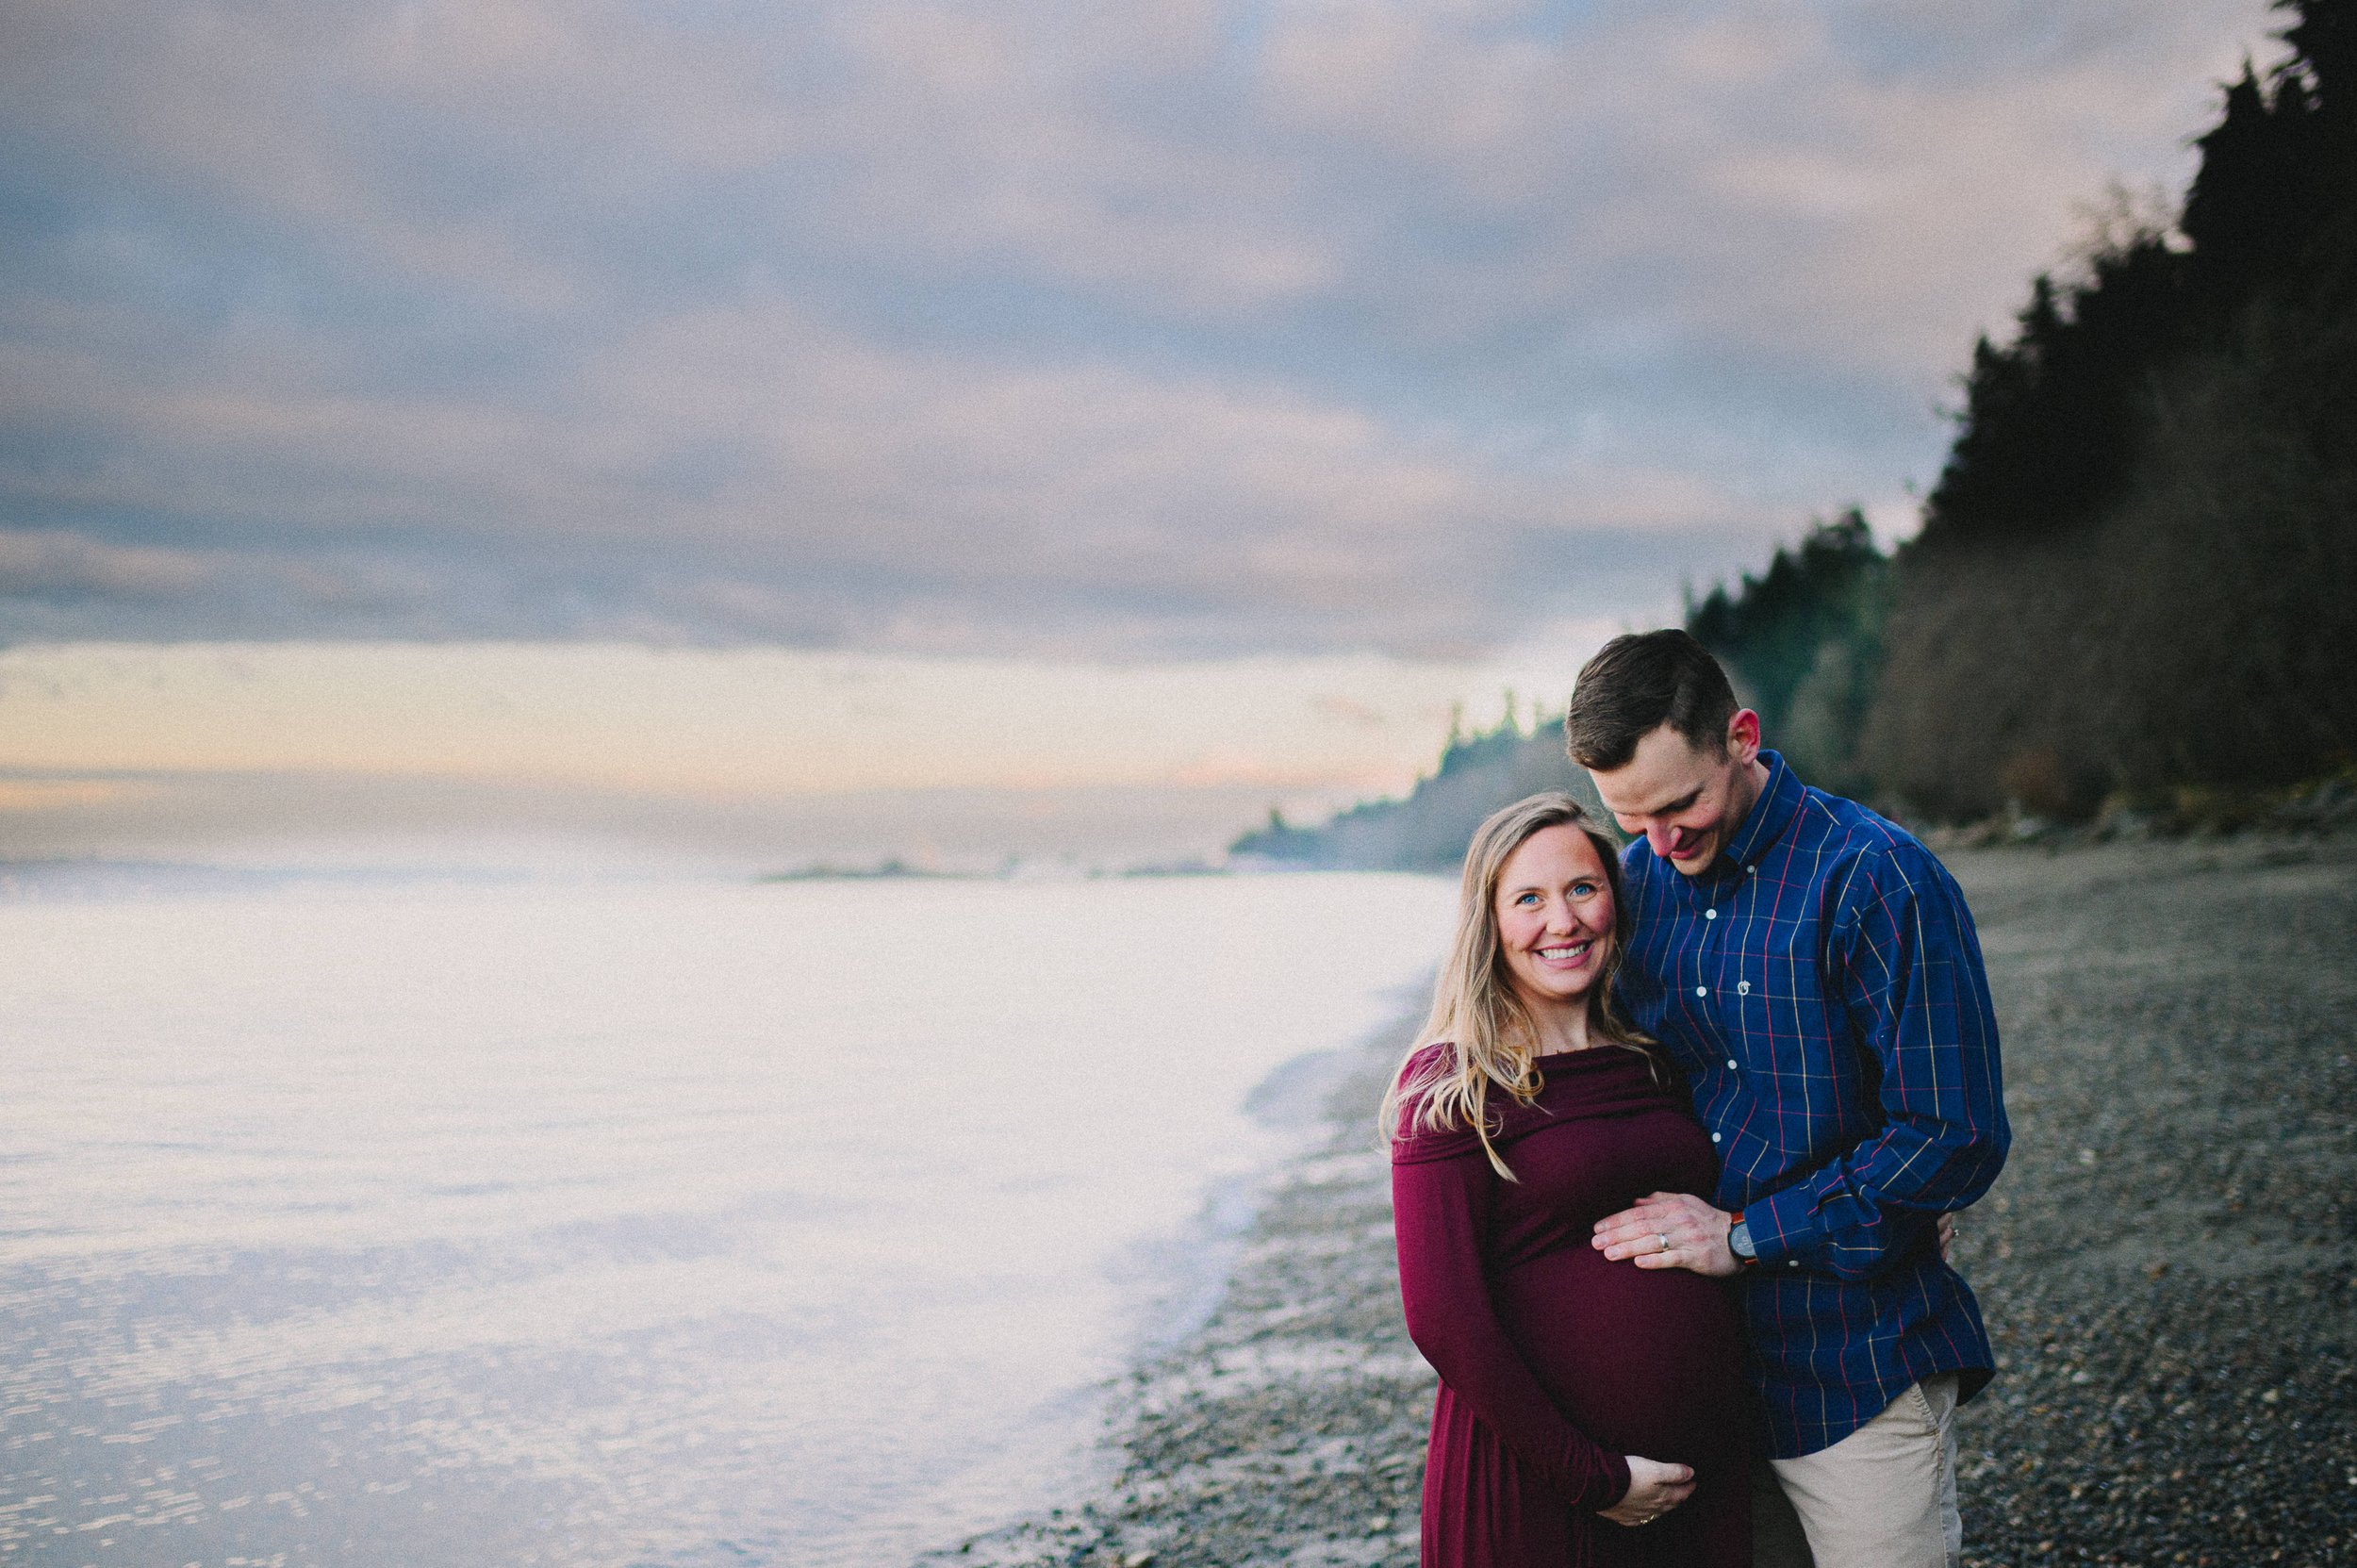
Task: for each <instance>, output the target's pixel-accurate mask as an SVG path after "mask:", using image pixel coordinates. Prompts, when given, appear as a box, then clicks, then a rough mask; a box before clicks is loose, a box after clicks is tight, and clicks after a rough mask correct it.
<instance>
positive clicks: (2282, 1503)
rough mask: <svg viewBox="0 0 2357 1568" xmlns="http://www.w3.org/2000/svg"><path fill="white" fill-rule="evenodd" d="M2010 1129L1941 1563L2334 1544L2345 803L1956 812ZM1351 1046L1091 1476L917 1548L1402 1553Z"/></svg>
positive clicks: (1366, 1149)
mask: <svg viewBox="0 0 2357 1568" xmlns="http://www.w3.org/2000/svg"><path fill="white" fill-rule="evenodd" d="M1943 858H1944V859H1945V860H1946V861H1947V863H1948V865H1949V866H1950V867H1951V869H1952V870H1953V871H1954V873H1955V874H1956V877H1957V880H1958V881H1959V882H1960V883H1963V885H1964V887H1965V891H1966V895H1967V897H1968V899H1969V900H1970V903H1971V906H1972V910H1973V914H1974V917H1975V921H1976V923H1977V925H1978V927H1979V929H1980V934H1981V939H1982V945H1983V949H1984V952H1985V955H1986V960H1987V964H1988V969H1989V979H1990V987H1991V990H1992V992H1993V993H1994V995H1995V997H1996V1000H1997V1006H1998V1013H1999V1019H2000V1027H2001V1030H2002V1032H2003V1041H2004V1050H2005V1069H2006V1103H2007V1108H2008V1112H2009V1114H2010V1115H2011V1118H2012V1121H2013V1126H2014V1134H2015V1143H2014V1149H2013V1153H2012V1156H2011V1158H2010V1160H2009V1162H2008V1164H2007V1166H2006V1170H2005V1173H2004V1175H2003V1177H2002V1178H2001V1179H2000V1180H1999V1182H1998V1184H1997V1187H1996V1188H1995V1190H1994V1191H1993V1192H1992V1193H1991V1195H1990V1196H1989V1197H1987V1198H1986V1199H1985V1200H1984V1201H1983V1202H1982V1203H1981V1204H1980V1205H1978V1206H1976V1207H1975V1208H1974V1209H1973V1210H1971V1211H1969V1212H1968V1213H1966V1214H1965V1215H1963V1216H1962V1220H1961V1227H1960V1234H1959V1237H1958V1240H1957V1244H1956V1250H1955V1259H1954V1261H1955V1263H1956V1266H1957V1267H1958V1268H1959V1269H1960V1270H1961V1271H1962V1272H1963V1273H1964V1275H1965V1277H1966V1278H1967V1279H1970V1281H1971V1283H1972V1285H1973V1288H1974V1291H1975V1293H1976V1294H1977V1295H1978V1296H1979V1297H1980V1301H1981V1305H1982V1309H1983V1312H1984V1315H1985V1316H1986V1319H1987V1321H1988V1326H1989V1331H1990V1338H1991V1342H1992V1344H1993V1345H1994V1346H1995V1349H1996V1352H1997V1357H1998V1362H1999V1372H1998V1377H1997V1380H1996V1381H1995V1382H1994V1383H1993V1384H1992V1385H1991V1386H1990V1388H1989V1389H1988V1391H1987V1392H1986V1394H1984V1395H1982V1396H1981V1397H1980V1398H1978V1399H1976V1400H1974V1401H1973V1402H1972V1403H1971V1404H1970V1405H1969V1406H1967V1407H1966V1408H1965V1410H1964V1411H1963V1412H1962V1414H1961V1417H1960V1427H1959V1453H1960V1458H1959V1474H1960V1477H1961V1480H1962V1489H1961V1490H1962V1502H1963V1510H1964V1515H1965V1562H1966V1564H1967V1565H1968V1568H1996V1565H1998V1564H2020V1563H2052V1562H2095V1563H2110V1564H2120V1565H2126V1564H2139V1565H2143V1564H2162V1563H2167V1564H2175V1563H2184V1564H2189V1565H2192V1568H2205V1565H2206V1568H2226V1565H2228V1564H2237V1565H2239V1564H2243V1563H2266V1562H2275V1561H2283V1562H2295V1563H2303V1564H2342V1563H2347V1564H2357V1119H2352V1117H2351V1115H2350V1114H2349V1107H2350V1106H2352V1105H2357V834H2350V833H2348V832H2340V833H2335V834H2328V835H2323V836H2317V837H2309V838H2300V839H2288V840H2287V839H2283V838H2279V837H2274V836H2265V837H2260V836H2243V837H2236V838H2229V839H2218V840H2199V839H2196V840H2144V841H2129V842H2118V843H2112V844H2102V845H2086V846H2077V847H2071V848H2068V849H2060V850H2057V849H2053V848H2048V847H2039V848H2031V847H2026V846H2025V847H2021V848H1990V849H1974V850H1950V851H1947V852H1946V853H1945V854H1944V855H1943ZM1412 1029H1413V1023H1412V1021H1409V1020H1402V1021H1401V1022H1400V1024H1398V1025H1397V1026H1395V1027H1394V1028H1393V1029H1392V1030H1389V1031H1387V1032H1384V1033H1383V1034H1381V1035H1379V1036H1377V1037H1376V1039H1374V1040H1371V1041H1370V1042H1368V1043H1367V1044H1365V1045H1363V1046H1360V1047H1359V1048H1357V1049H1356V1050H1355V1051H1354V1052H1353V1053H1352V1054H1351V1057H1350V1060H1349V1062H1348V1063H1347V1065H1346V1066H1345V1068H1344V1069H1343V1072H1342V1073H1341V1075H1340V1077H1339V1081H1337V1082H1335V1083H1334V1084H1333V1085H1332V1086H1331V1088H1330V1089H1329V1091H1328V1093H1327V1099H1326V1115H1327V1131H1326V1133H1325V1135H1324V1136H1323V1137H1321V1138H1317V1139H1314V1140H1312V1142H1311V1145H1310V1148H1309V1149H1308V1150H1307V1151H1306V1152H1304V1153H1302V1154H1301V1155H1299V1156H1297V1157H1296V1158H1294V1160H1293V1161H1292V1162H1291V1163H1290V1164H1288V1165H1287V1166H1285V1167H1284V1168H1283V1169H1281V1170H1280V1171H1279V1172H1278V1173H1277V1174H1276V1175H1275V1176H1274V1177H1273V1178H1272V1179H1271V1182H1270V1185H1269V1186H1268V1187H1267V1189H1266V1190H1265V1192H1264V1195H1263V1197H1262V1200H1261V1207H1260V1210H1259V1213H1258V1214H1257V1216H1256V1218H1255V1219H1254V1220H1253V1221H1252V1223H1251V1225H1250V1226H1249V1227H1248V1229H1247V1230H1246V1232H1245V1234H1244V1238H1243V1242H1242V1245H1241V1247H1240V1250H1239V1251H1238V1253H1237V1255H1236V1258H1235V1263H1234V1266H1233V1269H1232V1271H1231V1273H1230V1274H1229V1277H1228V1284H1227V1288H1226V1290H1225V1291H1224V1292H1223V1293H1222V1295H1221V1297H1220V1299H1219V1303H1218V1305H1217V1306H1216V1307H1215V1308H1214V1310H1213V1311H1212V1312H1211V1316H1210V1317H1209V1319H1208V1320H1207V1321H1205V1322H1204V1323H1203V1324H1202V1325H1201V1326H1200V1327H1199V1328H1197V1329H1195V1331H1194V1332H1192V1333H1190V1334H1187V1335H1185V1336H1184V1337H1182V1338H1181V1339H1179V1340H1178V1342H1176V1343H1175V1344H1172V1345H1168V1346H1166V1347H1164V1348H1162V1349H1161V1350H1160V1351H1158V1352H1155V1353H1153V1354H1151V1355H1149V1356H1148V1357H1147V1358H1146V1360H1145V1361H1143V1362H1141V1363H1140V1364H1139V1365H1138V1366H1137V1367H1136V1368H1135V1369H1134V1370H1133V1371H1132V1372H1131V1373H1130V1374H1129V1376H1128V1377H1127V1378H1124V1379H1122V1380H1121V1381H1120V1382H1119V1383H1118V1384H1117V1386H1116V1387H1115V1388H1114V1390H1113V1399H1112V1403H1113V1407H1114V1412H1115V1413H1114V1414H1113V1417H1112V1418H1111V1419H1112V1426H1111V1428H1110V1430H1109V1432H1108V1434H1107V1439H1106V1442H1107V1444H1108V1451H1109V1453H1110V1455H1111V1460H1110V1463H1109V1465H1108V1472H1109V1474H1110V1475H1111V1477H1112V1478H1111V1480H1110V1481H1109V1483H1108V1484H1107V1485H1106V1486H1105V1487H1103V1488H1102V1489H1101V1490H1100V1491H1099V1492H1098V1493H1097V1494H1096V1495H1094V1496H1092V1497H1089V1498H1087V1499H1085V1500H1083V1501H1080V1502H1077V1503H1075V1504H1074V1505H1072V1506H1070V1507H1067V1508H1064V1509H1062V1510H1050V1511H1049V1512H1048V1513H1047V1514H1045V1515H1043V1516H1038V1517H1034V1518H1031V1519H1028V1520H1025V1521H1022V1522H1020V1523H1018V1524H1015V1525H1014V1526H1011V1527H1007V1528H1004V1529H1001V1530H997V1531H994V1532H992V1533H990V1534H987V1535H983V1536H980V1537H977V1538H975V1539H973V1540H970V1541H967V1542H964V1543H961V1544H958V1545H954V1546H951V1547H948V1548H946V1549H943V1550H939V1551H935V1552H931V1553H929V1554H927V1555H925V1556H924V1557H922V1558H920V1559H918V1562H919V1563H920V1564H921V1565H922V1568H945V1565H948V1564H960V1563H965V1564H987V1565H990V1568H1050V1565H1063V1568H1077V1565H1081V1564H1115V1563H1118V1564H1126V1565H1128V1568H1146V1564H1149V1563H1150V1564H1151V1565H1152V1568H1195V1565H1204V1568H1245V1565H1248V1564H1255V1565H1257V1564H1268V1565H1276V1564H1286V1565H1289V1568H1342V1565H1354V1568H1370V1565H1376V1564H1381V1565H1386V1568H1388V1565H1392V1564H1401V1565H1407V1564H1412V1563H1413V1562H1414V1561H1415V1559H1416V1527H1417V1514H1416V1503H1417V1490H1418V1487H1419V1486H1420V1484H1421V1477H1422V1470H1423V1459H1424V1445H1425V1432H1426V1422H1427V1420H1428V1418H1429V1415H1430V1409H1431V1397H1432V1390H1433V1387H1434V1378H1433V1375H1432V1373H1431V1371H1430V1369H1429V1368H1428V1367H1426V1365H1425V1363H1424V1362H1423V1360H1422V1359H1421V1358H1420V1357H1418V1356H1417V1354H1416V1352H1415V1350H1414V1347H1413V1346H1412V1345H1409V1342H1408V1338H1407V1333H1406V1329H1405V1328H1404V1326H1403V1325H1402V1324H1401V1322H1400V1316H1399V1307H1398V1296H1397V1288H1396V1284H1395V1280H1394V1276H1393V1258H1392V1249H1391V1215H1390V1203H1389V1181H1388V1168H1387V1166H1386V1164H1385V1163H1384V1160H1383V1156H1382V1154H1381V1152H1380V1151H1379V1149H1377V1147H1376V1142H1375V1133H1374V1128H1373V1114H1374V1108H1375V1103H1376V1098H1378V1097H1379V1096H1380V1094H1381V1091H1382V1087H1383V1084H1384V1081H1386V1078H1387V1076H1388V1074H1389V1072H1390V1070H1391V1068H1392V1066H1393V1065H1394V1064H1395V1063H1396V1062H1397V1061H1398V1058H1399V1055H1400V1053H1401V1051H1403V1050H1404V1049H1405V1048H1406V1045H1407V1040H1408V1036H1409V1033H1410V1032H1412Z"/></svg>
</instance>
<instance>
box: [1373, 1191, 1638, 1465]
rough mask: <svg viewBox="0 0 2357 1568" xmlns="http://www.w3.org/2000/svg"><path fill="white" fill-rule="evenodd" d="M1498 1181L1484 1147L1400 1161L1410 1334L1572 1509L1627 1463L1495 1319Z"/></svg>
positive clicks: (1399, 1207) (1402, 1281)
mask: <svg viewBox="0 0 2357 1568" xmlns="http://www.w3.org/2000/svg"><path fill="white" fill-rule="evenodd" d="M1496 1180H1497V1178H1496V1177H1495V1175H1494V1174H1493V1173H1492V1171H1491V1170H1490V1168H1489V1166H1488V1164H1486V1163H1485V1162H1484V1161H1483V1159H1482V1157H1481V1155H1480V1154H1479V1153H1477V1152H1469V1153H1465V1154H1459V1155H1457V1156H1455V1157H1453V1158H1448V1159H1440V1160H1427V1161H1419V1162H1414V1163H1407V1164H1394V1165H1393V1167H1392V1205H1393V1224H1394V1226H1395V1227H1396V1231H1397V1237H1398V1246H1399V1294H1400V1300H1401V1302H1402V1304H1403V1305H1404V1306H1405V1307H1406V1309H1407V1314H1408V1333H1409V1338H1411V1339H1413V1340H1414V1341H1415V1343H1416V1348H1417V1349H1418V1350H1420V1351H1422V1352H1423V1353H1424V1359H1425V1360H1426V1361H1427V1362H1431V1363H1432V1367H1433V1370H1435V1371H1437V1372H1438V1373H1440V1375H1441V1378H1442V1381H1443V1382H1445V1383H1447V1384H1448V1386H1449V1387H1450V1388H1452V1389H1454V1390H1455V1391H1456V1392H1457V1394H1458V1395H1459V1397H1460V1398H1462V1399H1464V1400H1465V1401H1466V1402H1467V1403H1468V1404H1469V1405H1471V1406H1472V1408H1473V1410H1474V1411H1475V1414H1477V1415H1479V1416H1480V1417H1481V1419H1482V1421H1483V1422H1484V1423H1485V1424H1487V1425H1488V1426H1489V1428H1491V1429H1492V1431H1494V1432H1496V1433H1497V1434H1498V1436H1499V1437H1500V1438H1502V1439H1503V1440H1504V1441H1505V1443H1506V1444H1507V1446H1508V1448H1510V1449H1512V1450H1513V1451H1514V1453H1515V1455H1516V1456H1517V1457H1518V1458H1520V1459H1521V1460H1522V1461H1524V1462H1525V1463H1526V1464H1528V1465H1529V1466H1530V1467H1531V1469H1532V1470H1533V1471H1534V1472H1536V1473H1537V1474H1538V1475H1539V1476H1540V1477H1542V1478H1543V1479H1544V1480H1545V1481H1546V1483H1547V1484H1548V1485H1550V1486H1551V1487H1553V1488H1554V1489H1555V1490H1556V1491H1557V1492H1558V1493H1559V1494H1561V1495H1562V1496H1563V1497H1564V1498H1565V1499H1567V1500H1568V1501H1569V1502H1570V1503H1571V1505H1572V1506H1573V1507H1574V1508H1580V1509H1607V1508H1610V1507H1611V1506H1612V1505H1613V1504H1614V1503H1616V1502H1618V1501H1620V1499H1621V1498H1622V1497H1623V1496H1624V1495H1625V1494H1627V1492H1628V1487H1629V1471H1628V1461H1627V1459H1626V1458H1624V1456H1622V1455H1620V1454H1612V1453H1607V1452H1606V1451H1605V1450H1604V1449H1602V1448H1600V1447H1598V1446H1597V1445H1596V1444H1595V1443H1594V1442H1592V1441H1591V1439H1590V1438H1589V1436H1588V1434H1587V1433H1585V1432H1583V1431H1581V1430H1580V1429H1579V1428H1577V1427H1574V1425H1572V1423H1571V1422H1570V1421H1568V1420H1566V1419H1565V1418H1564V1416H1563V1413H1562V1411H1558V1409H1556V1407H1555V1403H1554V1401H1553V1400H1552V1399H1550V1398H1548V1396H1547V1393H1546V1391H1545V1390H1544V1389H1542V1388H1541V1387H1540V1385H1539V1379H1538V1378H1536V1377H1535V1376H1533V1375H1532V1373H1531V1370H1530V1366H1529V1363H1527V1362H1525V1361H1524V1360H1523V1358H1522V1355H1521V1353H1520V1352H1519V1351H1517V1350H1516V1349H1515V1348H1514V1345H1513V1342H1512V1341H1511V1340H1510V1339H1508V1337H1507V1333H1506V1329H1505V1326H1504V1325H1503V1324H1501V1323H1500V1322H1499V1321H1498V1315H1497V1309H1496V1307H1495V1305H1494V1303H1493V1302H1492V1299H1491V1296H1490V1286H1489V1280H1488V1279H1487V1278H1486V1276H1485V1274H1484V1272H1483V1268H1482V1259H1481V1238H1482V1234H1483V1231H1484V1229H1485V1222H1486V1220H1487V1217H1488V1213H1489V1208H1490V1202H1491V1198H1492V1193H1493V1191H1494V1186H1495V1182H1496Z"/></svg>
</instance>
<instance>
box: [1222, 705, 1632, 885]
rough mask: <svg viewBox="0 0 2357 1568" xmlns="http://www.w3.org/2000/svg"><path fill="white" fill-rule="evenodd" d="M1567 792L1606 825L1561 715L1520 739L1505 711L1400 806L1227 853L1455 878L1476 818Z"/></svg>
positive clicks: (1374, 808) (1276, 833)
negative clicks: (1566, 746) (1547, 792)
mask: <svg viewBox="0 0 2357 1568" xmlns="http://www.w3.org/2000/svg"><path fill="white" fill-rule="evenodd" d="M1542 789H1567V790H1570V791H1571V792H1572V793H1573V794H1574V795H1575V796H1576V797H1578V798H1579V799H1580V800H1581V801H1583V802H1585V803H1586V804H1587V805H1588V807H1589V809H1590V810H1591V811H1593V812H1594V813H1595V814H1596V817H1597V820H1598V821H1600V822H1604V823H1606V824H1607V831H1609V828H1608V824H1609V823H1610V821H1611V818H1610V817H1607V816H1606V815H1605V812H1604V807H1603V804H1602V803H1601V802H1600V801H1597V800H1596V795H1595V788H1594V786H1593V785H1591V784H1590V783H1589V782H1588V775H1587V773H1586V771H1585V770H1584V769H1581V768H1579V767H1574V766H1573V764H1572V759H1571V758H1570V756H1568V755H1567V754H1566V753H1565V751H1564V750H1563V729H1562V719H1561V717H1560V716H1559V715H1558V716H1556V717H1555V718H1548V717H1547V716H1546V715H1544V714H1541V715H1539V716H1537V718H1536V720H1535V724H1534V728H1533V729H1532V730H1531V731H1529V732H1528V733H1525V731H1524V730H1523V728H1522V727H1521V725H1520V724H1519V723H1518V722H1517V721H1516V720H1515V719H1514V718H1513V717H1512V716H1511V715H1510V714H1509V715H1508V718H1505V719H1504V720H1502V721H1501V722H1500V723H1499V724H1498V726H1497V727H1496V728H1495V729H1493V730H1489V731H1486V732H1482V733H1478V734H1451V735H1450V736H1449V740H1448V744H1447V745H1446V746H1445V747H1444V748H1443V749H1442V752H1441V761H1440V766H1439V767H1435V768H1434V769H1433V770H1432V772H1431V773H1429V774H1427V775H1426V776H1424V777H1422V778H1419V779H1418V780H1417V781H1416V784H1415V787H1414V788H1413V789H1411V790H1409V793H1408V795H1407V797H1406V799H1404V800H1397V801H1367V802H1364V803H1362V804H1360V805H1356V806H1353V807H1351V808H1350V809H1349V810H1348V811H1345V812H1343V813H1342V814H1341V815H1340V816H1338V817H1334V818H1333V819H1332V820H1331V821H1329V822H1327V824H1326V825H1325V826H1324V827H1318V828H1307V827H1295V826H1294V825H1292V824H1289V823H1287V822H1286V821H1285V819H1284V818H1283V817H1281V816H1279V815H1278V814H1277V813H1276V812H1274V811H1272V812H1270V813H1269V822H1268V826H1266V827H1264V828H1261V829H1258V830H1256V831H1254V832H1251V833H1247V834H1244V836H1242V837H1241V838H1238V839H1237V840H1236V841H1235V842H1234V843H1233V844H1231V845H1229V846H1228V853H1229V855H1231V856H1232V857H1234V858H1236V859H1238V860H1241V861H1244V862H1246V863H1249V862H1253V861H1259V862H1262V863H1265V864H1269V865H1274V866H1282V867H1292V868H1297V869H1304V870H1338V871H1454V870H1456V869H1457V868H1458V867H1459V865H1460V864H1461V863H1462V862H1463V860H1464V858H1465V846H1466V845H1467V844H1468V843H1470V842H1471V841H1472V839H1473V834H1474V830H1475V828H1477V827H1479V826H1480V825H1481V819H1482V818H1483V817H1487V816H1489V815H1490V813H1492V812H1493V811H1495V810H1497V808H1498V807H1500V806H1503V805H1508V804H1510V803H1511V802H1513V801H1519V800H1521V799H1522V798H1523V797H1524V796H1525V795H1535V794H1537V793H1538V792H1539V791H1541V790H1542Z"/></svg>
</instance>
